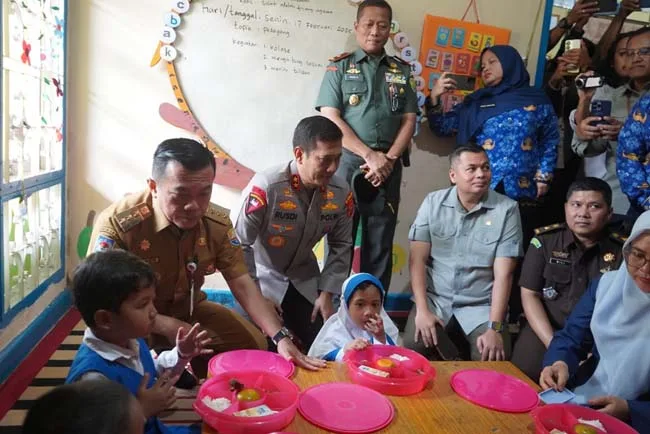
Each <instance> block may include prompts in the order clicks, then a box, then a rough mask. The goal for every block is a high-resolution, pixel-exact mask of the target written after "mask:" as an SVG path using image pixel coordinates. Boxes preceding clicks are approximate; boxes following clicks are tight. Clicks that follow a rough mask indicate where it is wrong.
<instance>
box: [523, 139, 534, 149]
mask: <svg viewBox="0 0 650 434" xmlns="http://www.w3.org/2000/svg"><path fill="white" fill-rule="evenodd" d="M521 149H522V151H532V150H533V139H531V138H530V137H526V140H524V143H522V144H521Z"/></svg>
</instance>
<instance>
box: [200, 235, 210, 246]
mask: <svg viewBox="0 0 650 434" xmlns="http://www.w3.org/2000/svg"><path fill="white" fill-rule="evenodd" d="M207 245H208V242H207V240H206V239H205V237H201V238H199V246H200V247H205V246H207Z"/></svg>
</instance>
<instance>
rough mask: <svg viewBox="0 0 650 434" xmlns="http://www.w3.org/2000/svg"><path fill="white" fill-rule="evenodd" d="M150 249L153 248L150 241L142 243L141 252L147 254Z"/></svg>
mask: <svg viewBox="0 0 650 434" xmlns="http://www.w3.org/2000/svg"><path fill="white" fill-rule="evenodd" d="M150 248H151V243H150V242H149V240H146V239H145V240H142V241H140V250H142V251H143V252H146V251H147V250H149V249H150Z"/></svg>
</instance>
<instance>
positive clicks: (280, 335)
mask: <svg viewBox="0 0 650 434" xmlns="http://www.w3.org/2000/svg"><path fill="white" fill-rule="evenodd" d="M284 338H289V339H291V340H293V338H292V337H291V332H290V331H289V329H288V328H286V327H282V328H281V329H280V331H279V332H277V333H276V334H275V335H274V336H273V337H272V338H271V340H272V341H273V343H274V344H275V345H276V346H277V345H278V344H279V343H280V341H281V340H282V339H284Z"/></svg>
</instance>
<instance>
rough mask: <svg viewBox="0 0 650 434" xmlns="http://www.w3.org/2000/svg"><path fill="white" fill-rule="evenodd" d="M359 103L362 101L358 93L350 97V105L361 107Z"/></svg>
mask: <svg viewBox="0 0 650 434" xmlns="http://www.w3.org/2000/svg"><path fill="white" fill-rule="evenodd" d="M359 101H360V100H359V95H357V94H356V93H355V94H352V95H350V98H349V99H348V102H349V103H350V105H359Z"/></svg>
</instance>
